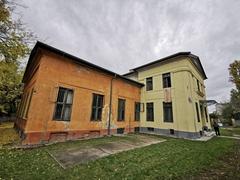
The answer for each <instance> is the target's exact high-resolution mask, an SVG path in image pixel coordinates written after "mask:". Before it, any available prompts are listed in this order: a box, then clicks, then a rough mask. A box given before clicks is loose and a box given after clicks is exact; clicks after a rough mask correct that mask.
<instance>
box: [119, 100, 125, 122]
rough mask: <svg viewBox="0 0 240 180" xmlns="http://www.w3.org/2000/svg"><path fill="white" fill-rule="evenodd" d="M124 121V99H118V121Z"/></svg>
mask: <svg viewBox="0 0 240 180" xmlns="http://www.w3.org/2000/svg"><path fill="white" fill-rule="evenodd" d="M124 119H125V99H118V121H124Z"/></svg>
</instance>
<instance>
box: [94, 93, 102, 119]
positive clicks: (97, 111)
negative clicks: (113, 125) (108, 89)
mask: <svg viewBox="0 0 240 180" xmlns="http://www.w3.org/2000/svg"><path fill="white" fill-rule="evenodd" d="M102 108H103V95H101V94H93V100H92V114H91V120H92V121H101V119H102Z"/></svg>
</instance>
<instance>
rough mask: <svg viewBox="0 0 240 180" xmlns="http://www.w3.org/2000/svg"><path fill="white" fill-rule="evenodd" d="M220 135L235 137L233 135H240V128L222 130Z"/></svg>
mask: <svg viewBox="0 0 240 180" xmlns="http://www.w3.org/2000/svg"><path fill="white" fill-rule="evenodd" d="M220 133H221V135H223V136H233V135H240V127H236V128H221V129H220Z"/></svg>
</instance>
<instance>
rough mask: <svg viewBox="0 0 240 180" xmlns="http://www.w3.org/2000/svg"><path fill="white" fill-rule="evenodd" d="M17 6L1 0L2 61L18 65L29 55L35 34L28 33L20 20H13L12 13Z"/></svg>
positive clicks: (0, 43) (0, 47)
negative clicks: (21, 59) (30, 44)
mask: <svg viewBox="0 0 240 180" xmlns="http://www.w3.org/2000/svg"><path fill="white" fill-rule="evenodd" d="M16 5H17V4H14V3H13V2H9V1H7V0H0V54H1V61H4V62H7V63H9V62H11V63H18V61H17V60H19V58H22V57H24V56H26V54H28V53H29V51H30V49H29V46H28V45H29V43H31V42H32V37H33V34H32V33H31V32H30V31H27V30H26V29H25V27H24V25H23V23H22V22H21V20H20V19H17V20H15V21H14V20H12V17H11V13H13V10H14V8H15V6H16Z"/></svg>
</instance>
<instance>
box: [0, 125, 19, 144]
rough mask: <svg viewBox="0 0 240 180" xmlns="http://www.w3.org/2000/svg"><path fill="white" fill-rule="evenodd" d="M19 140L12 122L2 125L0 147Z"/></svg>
mask: <svg viewBox="0 0 240 180" xmlns="http://www.w3.org/2000/svg"><path fill="white" fill-rule="evenodd" d="M18 139H19V137H18V134H17V133H16V131H15V130H14V129H13V123H12V122H4V123H1V124H0V147H1V146H2V145H5V144H9V143H13V142H16V141H17V140H18Z"/></svg>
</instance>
